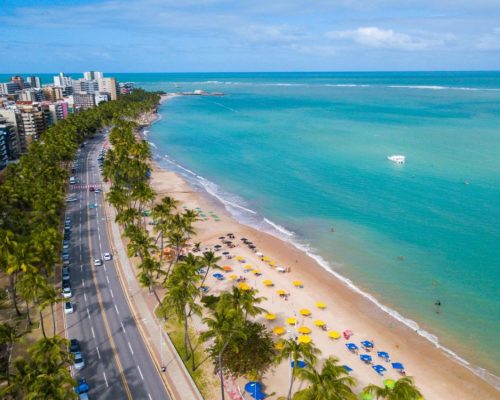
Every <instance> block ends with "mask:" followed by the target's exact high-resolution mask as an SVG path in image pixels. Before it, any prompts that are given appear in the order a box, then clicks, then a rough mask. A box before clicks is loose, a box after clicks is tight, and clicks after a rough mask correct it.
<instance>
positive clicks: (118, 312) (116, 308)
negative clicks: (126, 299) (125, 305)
mask: <svg viewBox="0 0 500 400" xmlns="http://www.w3.org/2000/svg"><path fill="white" fill-rule="evenodd" d="M115 310H116V313H117V314H118V315H120V311H118V307H117V306H116V304H115Z"/></svg>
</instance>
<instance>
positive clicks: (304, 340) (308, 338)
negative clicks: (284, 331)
mask: <svg viewBox="0 0 500 400" xmlns="http://www.w3.org/2000/svg"><path fill="white" fill-rule="evenodd" d="M298 342H299V343H304V344H307V343H311V342H312V339H311V336H304V335H301V336H299V339H298Z"/></svg>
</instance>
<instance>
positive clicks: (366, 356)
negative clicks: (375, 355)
mask: <svg viewBox="0 0 500 400" xmlns="http://www.w3.org/2000/svg"><path fill="white" fill-rule="evenodd" d="M359 358H360V360H361V361H363V362H366V363H369V362H372V356H370V355H369V354H361V355H360V356H359Z"/></svg>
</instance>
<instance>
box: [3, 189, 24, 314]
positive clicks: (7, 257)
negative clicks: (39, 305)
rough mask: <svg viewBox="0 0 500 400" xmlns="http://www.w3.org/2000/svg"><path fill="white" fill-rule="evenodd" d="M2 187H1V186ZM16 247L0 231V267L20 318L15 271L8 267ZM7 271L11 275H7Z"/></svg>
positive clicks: (11, 236)
mask: <svg viewBox="0 0 500 400" xmlns="http://www.w3.org/2000/svg"><path fill="white" fill-rule="evenodd" d="M2 187H3V186H2ZM17 247H18V242H17V241H16V239H15V238H14V234H13V233H12V232H11V231H10V230H5V229H0V267H1V269H2V271H4V272H5V273H6V274H7V275H8V276H9V285H10V293H11V296H12V305H13V307H14V309H15V310H16V314H17V316H18V317H19V316H21V311H19V307H18V305H17V293H16V281H15V277H16V275H17V272H16V271H12V270H10V268H11V267H10V265H11V264H12V263H13V262H14V261H15V257H14V252H15V249H16V248H17ZM9 270H10V271H11V273H9Z"/></svg>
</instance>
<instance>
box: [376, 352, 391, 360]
mask: <svg viewBox="0 0 500 400" xmlns="http://www.w3.org/2000/svg"><path fill="white" fill-rule="evenodd" d="M377 355H378V356H379V357H380V358H385V359H386V360H388V359H389V358H390V357H389V353H387V352H385V351H377Z"/></svg>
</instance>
